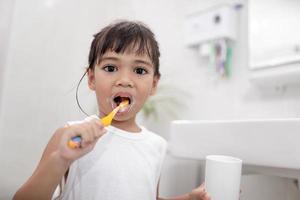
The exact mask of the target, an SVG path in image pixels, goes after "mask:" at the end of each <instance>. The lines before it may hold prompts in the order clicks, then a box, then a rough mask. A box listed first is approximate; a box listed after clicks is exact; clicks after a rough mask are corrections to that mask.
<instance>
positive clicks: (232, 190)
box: [205, 155, 242, 200]
mask: <svg viewBox="0 0 300 200" xmlns="http://www.w3.org/2000/svg"><path fill="white" fill-rule="evenodd" d="M241 173H242V160H241V159H239V158H234V157H231V156H223V155H209V156H206V166H205V188H206V191H207V192H208V194H209V195H210V197H211V199H212V200H238V199H239V195H240V183H241Z"/></svg>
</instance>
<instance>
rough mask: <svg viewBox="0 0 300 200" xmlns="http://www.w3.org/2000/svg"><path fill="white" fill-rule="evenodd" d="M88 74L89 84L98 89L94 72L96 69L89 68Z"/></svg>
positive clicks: (90, 86)
mask: <svg viewBox="0 0 300 200" xmlns="http://www.w3.org/2000/svg"><path fill="white" fill-rule="evenodd" d="M87 76H88V85H89V88H90V89H91V90H93V91H94V90H95V89H96V87H95V74H94V70H91V69H88V71H87Z"/></svg>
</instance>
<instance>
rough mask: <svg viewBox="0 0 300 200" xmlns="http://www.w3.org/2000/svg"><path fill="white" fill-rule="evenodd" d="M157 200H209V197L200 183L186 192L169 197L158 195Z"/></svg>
mask: <svg viewBox="0 0 300 200" xmlns="http://www.w3.org/2000/svg"><path fill="white" fill-rule="evenodd" d="M157 200H210V197H209V195H208V194H207V192H206V191H205V187H204V184H202V185H200V186H199V187H197V188H195V189H194V190H192V191H191V192H190V193H188V194H184V195H181V196H177V197H173V198H170V199H163V198H159V197H158V198H157Z"/></svg>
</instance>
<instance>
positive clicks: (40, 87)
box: [0, 0, 300, 200]
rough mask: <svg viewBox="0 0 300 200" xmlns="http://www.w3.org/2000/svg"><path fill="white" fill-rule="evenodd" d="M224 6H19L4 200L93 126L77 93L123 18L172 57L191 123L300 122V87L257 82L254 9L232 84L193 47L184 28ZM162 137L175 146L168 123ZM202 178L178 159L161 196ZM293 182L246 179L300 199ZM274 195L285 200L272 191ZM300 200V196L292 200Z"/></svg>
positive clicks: (9, 71) (5, 104)
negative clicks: (68, 138)
mask: <svg viewBox="0 0 300 200" xmlns="http://www.w3.org/2000/svg"><path fill="white" fill-rule="evenodd" d="M218 2H222V1H221V0H219V1H200V0H190V1H186V0H165V1H160V0H144V1H138V0H131V1H127V2H126V3H124V1H121V0H111V1H99V0H91V1H83V0H82V1H71V0H65V1H59V0H27V1H22V0H16V1H15V5H14V12H13V22H12V31H11V35H10V37H11V40H10V41H11V43H10V44H9V45H10V46H9V51H8V52H7V55H6V58H7V67H6V70H5V71H6V72H5V77H4V79H3V82H4V88H3V93H2V94H3V96H2V104H1V107H0V108H2V109H1V110H0V111H1V115H0V116H2V117H1V119H0V122H1V124H2V126H1V129H0V163H1V171H0V191H1V192H0V199H9V198H10V197H11V195H12V194H13V192H14V191H15V190H16V188H17V187H19V186H20V184H21V183H23V182H24V181H25V180H26V179H27V178H28V176H30V174H31V173H32V171H33V170H34V168H35V166H36V164H37V162H38V161H39V159H40V156H41V153H42V150H43V148H44V147H45V145H46V143H47V141H48V140H49V138H50V136H51V135H52V134H53V131H54V130H55V129H56V128H57V127H58V126H60V125H62V124H63V123H64V122H66V121H67V120H74V119H79V118H82V117H83V115H82V114H81V113H80V112H79V110H78V108H77V106H76V102H75V96H74V94H75V90H74V87H75V85H76V84H77V81H78V80H79V78H80V76H81V74H82V73H83V71H84V66H86V64H87V54H88V50H89V45H90V42H91V40H92V35H93V34H94V33H96V32H97V31H98V30H99V29H100V28H101V27H103V26H104V25H106V24H107V23H109V22H111V21H112V20H113V19H117V18H126V19H138V20H142V21H144V22H145V23H147V24H148V25H149V26H150V27H151V28H152V29H153V31H154V32H155V33H156V35H157V39H158V41H159V42H160V48H161V53H162V57H161V72H162V74H163V75H162V79H163V80H162V81H166V82H170V83H173V84H174V85H175V86H178V87H181V88H184V89H185V90H186V91H187V92H188V93H190V96H189V97H188V98H185V97H182V100H183V101H185V102H186V104H187V106H188V107H187V109H186V110H185V112H183V113H182V116H181V118H182V119H236V118H268V117H272V118H274V117H275V118H276V117H299V115H300V104H299V99H300V93H299V88H298V87H289V88H287V89H286V91H279V92H276V91H274V92H264V91H261V90H259V89H257V88H255V87H253V86H252V85H251V84H250V83H249V81H248V68H247V23H246V19H247V13H246V12H245V10H244V11H242V12H241V13H240V15H241V18H240V23H239V24H240V26H239V38H238V40H237V43H236V45H235V47H234V55H233V56H234V57H233V70H232V71H233V74H232V77H231V78H230V79H228V80H218V79H215V78H213V77H214V76H213V73H212V71H211V69H210V68H208V67H207V65H208V63H207V61H206V60H203V59H200V57H199V56H198V55H197V52H196V51H194V50H192V49H187V48H186V47H185V45H184V42H183V29H182V27H183V22H184V18H185V15H186V14H188V13H191V12H192V11H195V10H197V9H201V8H204V7H208V6H209V5H211V4H216V3H218ZM0 69H1V68H0ZM81 99H82V104H83V106H84V107H85V108H86V109H87V111H88V112H90V113H92V111H93V110H94V109H95V107H94V106H95V101H94V100H93V95H91V94H90V93H89V91H88V90H87V87H86V85H85V83H83V84H82V87H81ZM152 128H153V129H156V130H157V131H159V132H161V131H164V132H165V133H164V134H162V135H163V136H164V137H166V138H168V130H169V129H168V124H161V123H159V124H158V125H156V126H155V127H152ZM199 168H200V170H199ZM202 173H203V168H201V164H199V162H197V161H185V160H177V159H175V158H172V157H168V159H167V163H166V165H165V167H164V172H163V174H162V180H161V181H162V183H161V193H162V194H163V195H167V196H168V195H174V194H176V193H181V192H187V191H189V190H190V189H192V188H193V187H195V186H196V185H198V184H199V183H200V182H201V179H202V178H203V177H202V175H201V174H202ZM251 180H253V179H251ZM254 180H256V179H255V177H254ZM286 182H289V183H291V181H290V180H286V179H284V180H282V179H279V178H274V179H272V180H270V179H266V180H265V181H264V182H258V183H257V182H256V181H248V180H247V179H245V180H243V184H244V185H246V186H247V188H250V190H251V189H253V190H254V191H255V188H258V187H259V188H264V187H271V188H272V185H273V184H274V185H276V190H277V191H283V192H285V191H293V195H294V196H296V195H298V194H297V191H294V190H291V189H289V190H287V189H286V187H281V185H282V184H283V185H285V183H286ZM278 183H279V184H278ZM288 187H293V184H289V186H288ZM247 188H245V191H246V192H245V195H248V196H243V199H244V200H250V199H256V200H259V199H258V198H256V196H254V195H253V193H251V192H247V191H248V189H247ZM255 195H256V194H255ZM293 195H290V196H293ZM267 196H268V197H267V198H269V199H272V200H279V199H278V198H277V197H276V195H275V194H273V193H272V191H271V190H268V193H267ZM254 197H255V198H254ZM264 197H266V196H264ZM297 198H298V199H299V195H298V196H296V197H295V198H292V197H291V198H290V197H287V198H286V199H289V200H295V199H297ZM261 199H262V198H261ZM264 199H266V198H264Z"/></svg>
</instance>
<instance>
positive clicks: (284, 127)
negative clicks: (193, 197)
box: [169, 118, 300, 177]
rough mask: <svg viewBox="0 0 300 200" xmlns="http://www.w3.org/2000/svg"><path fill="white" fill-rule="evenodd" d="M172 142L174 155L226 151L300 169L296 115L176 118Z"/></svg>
mask: <svg viewBox="0 0 300 200" xmlns="http://www.w3.org/2000/svg"><path fill="white" fill-rule="evenodd" d="M169 143H170V152H171V154H173V155H175V156H178V157H183V158H192V159H200V160H204V159H205V156H207V155H210V154H222V155H230V156H235V157H238V158H241V159H242V160H243V163H244V164H250V165H259V166H266V167H276V168H288V169H294V170H297V171H298V169H300V119H295V118H292V119H258V120H256V119H255V120H227V121H202V120H198V121H184V120H179V121H173V122H172V124H171V133H170V142H169ZM298 177H300V176H298Z"/></svg>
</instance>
